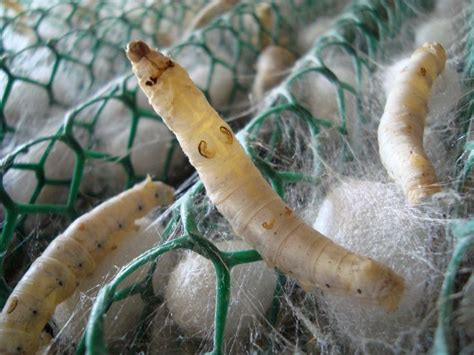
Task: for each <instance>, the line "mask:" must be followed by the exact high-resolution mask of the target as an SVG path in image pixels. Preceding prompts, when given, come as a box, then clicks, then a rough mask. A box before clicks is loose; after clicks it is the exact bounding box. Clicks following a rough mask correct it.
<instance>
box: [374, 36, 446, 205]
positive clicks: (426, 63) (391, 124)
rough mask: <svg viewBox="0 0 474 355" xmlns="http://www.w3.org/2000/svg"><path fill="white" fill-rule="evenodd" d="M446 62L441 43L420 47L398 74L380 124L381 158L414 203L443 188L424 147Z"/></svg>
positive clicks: (409, 199)
mask: <svg viewBox="0 0 474 355" xmlns="http://www.w3.org/2000/svg"><path fill="white" fill-rule="evenodd" d="M445 62H446V53H445V51H444V49H443V47H442V46H441V45H440V44H439V43H436V42H432V43H425V44H424V45H423V46H421V47H419V48H418V49H417V50H416V51H415V52H414V53H413V55H412V56H411V58H410V60H409V61H408V62H407V64H406V66H405V67H404V68H403V69H402V70H401V71H400V73H399V74H398V75H397V76H396V78H395V82H394V84H393V87H392V90H391V91H390V93H389V94H388V97H387V102H386V104H385V111H384V113H383V116H382V118H381V120H380V124H379V128H378V142H379V154H380V159H381V160H382V163H383V165H384V166H385V169H386V170H387V172H388V174H389V175H390V177H391V178H392V179H393V180H394V181H395V182H396V183H397V184H398V185H399V186H400V187H401V188H402V189H403V191H404V193H405V195H406V197H407V200H408V203H410V204H411V205H417V204H419V203H421V202H422V201H423V200H424V199H426V198H427V197H429V196H431V195H432V194H434V193H436V192H439V191H441V187H440V186H439V183H438V178H437V177H436V173H435V170H434V167H433V165H432V164H431V162H430V161H429V159H428V157H427V155H426V153H425V151H424V148H423V131H424V125H425V119H426V115H427V111H428V106H427V104H428V99H429V96H430V93H431V87H432V85H433V82H434V81H435V79H436V78H437V76H438V75H439V74H440V73H441V72H442V71H443V69H444V65H445Z"/></svg>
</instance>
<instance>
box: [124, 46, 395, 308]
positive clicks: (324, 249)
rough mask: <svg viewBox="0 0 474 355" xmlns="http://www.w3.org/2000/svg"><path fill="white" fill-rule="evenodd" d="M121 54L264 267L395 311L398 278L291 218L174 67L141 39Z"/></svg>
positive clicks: (183, 73)
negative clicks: (125, 54) (264, 264)
mask: <svg viewBox="0 0 474 355" xmlns="http://www.w3.org/2000/svg"><path fill="white" fill-rule="evenodd" d="M127 55H128V57H129V59H130V60H131V62H132V65H133V71H134V73H135V74H136V76H137V78H138V80H139V85H140V87H141V88H142V90H143V91H144V92H145V94H146V95H147V96H148V98H149V99H150V103H151V104H152V106H153V108H154V109H155V111H156V112H157V113H158V114H159V115H160V116H161V117H162V118H163V120H164V121H165V123H166V124H167V125H168V126H169V128H170V129H171V131H173V132H174V133H175V134H176V138H177V139H178V141H179V143H180V144H181V147H182V148H183V151H184V153H185V154H186V155H187V156H188V157H189V159H190V162H191V164H192V165H193V166H194V167H195V168H196V170H197V171H198V173H199V175H200V177H201V180H202V182H203V183H204V186H205V187H206V191H207V194H208V196H209V198H210V200H211V201H212V202H213V203H214V204H215V205H216V207H217V209H218V210H219V211H220V212H221V213H222V215H223V216H224V217H225V218H226V219H227V220H228V221H229V223H230V224H231V226H232V228H233V230H234V231H235V233H236V235H238V236H239V237H242V238H243V239H245V240H246V241H247V242H248V243H249V244H250V245H251V246H252V247H253V248H255V249H256V250H257V251H258V252H259V253H260V254H261V255H262V257H263V259H264V260H265V261H266V262H267V264H268V265H271V266H273V265H274V266H277V267H278V268H279V269H280V270H282V271H283V272H286V273H287V274H288V275H290V276H293V277H294V278H296V279H297V280H299V282H300V284H301V285H302V286H303V287H305V288H306V289H310V288H313V287H315V286H317V287H321V288H323V289H325V290H327V291H329V292H338V293H343V294H349V295H352V296H354V297H359V298H362V299H365V300H367V301H368V302H373V303H375V304H378V305H381V306H383V307H385V309H386V310H387V311H393V310H395V309H396V308H397V306H398V303H399V301H400V298H401V295H402V294H403V290H404V281H403V279H402V278H401V277H400V276H398V275H397V274H395V273H394V272H393V271H392V270H391V269H389V268H388V267H386V266H384V265H382V264H380V263H378V262H376V261H374V260H372V259H370V258H367V257H363V256H359V255H356V254H354V253H351V252H350V251H348V250H346V249H344V248H342V247H340V246H339V245H337V244H335V243H333V242H332V241H331V240H330V239H328V238H327V237H325V236H323V235H322V234H320V233H319V232H317V231H315V230H314V229H312V228H311V227H310V226H308V225H307V224H306V223H305V222H304V221H303V220H302V219H301V218H300V217H298V216H296V215H295V214H294V213H293V211H292V210H291V209H290V208H289V207H288V206H286V205H285V203H284V202H283V201H282V200H281V199H280V198H279V197H278V195H277V194H276V193H275V192H274V191H273V190H272V189H271V187H270V185H269V184H268V183H267V182H266V181H265V179H264V178H263V176H262V175H261V174H260V172H259V171H258V169H257V168H256V167H255V165H254V164H253V163H252V161H251V159H250V158H249V157H248V156H247V155H246V154H245V151H244V149H243V148H242V146H241V145H240V144H239V143H238V141H237V139H236V138H235V136H234V134H233V133H232V131H231V128H230V127H229V126H228V125H227V124H226V123H225V122H224V121H223V120H222V118H220V117H219V115H218V114H217V112H216V111H215V110H214V109H213V108H212V107H211V106H210V105H209V103H208V102H207V100H206V99H205V97H204V95H203V94H202V92H201V91H199V89H197V88H196V86H195V85H194V84H193V82H192V81H191V79H190V78H189V76H188V74H187V73H186V71H185V70H184V69H183V68H182V67H181V66H180V65H178V64H177V63H175V62H173V61H172V60H171V59H169V58H167V57H165V56H163V55H162V54H161V53H159V52H157V51H155V50H151V49H150V48H149V47H148V46H147V45H146V44H145V43H144V42H142V41H136V42H131V43H129V46H128V49H127Z"/></svg>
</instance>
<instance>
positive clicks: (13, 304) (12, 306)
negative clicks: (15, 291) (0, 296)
mask: <svg viewBox="0 0 474 355" xmlns="http://www.w3.org/2000/svg"><path fill="white" fill-rule="evenodd" d="M17 305H18V298H16V297H13V298H12V300H11V302H10V305H9V306H8V308H7V313H8V314H10V313H12V312H13V311H14V310H15V308H16V306H17Z"/></svg>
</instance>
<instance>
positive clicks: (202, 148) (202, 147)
mask: <svg viewBox="0 0 474 355" xmlns="http://www.w3.org/2000/svg"><path fill="white" fill-rule="evenodd" d="M198 151H199V154H201V156H203V157H204V158H207V159H211V158H214V156H215V155H216V153H215V152H213V151H210V150H209V149H208V148H207V142H206V141H200V142H199V145H198Z"/></svg>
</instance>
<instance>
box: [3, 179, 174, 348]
mask: <svg viewBox="0 0 474 355" xmlns="http://www.w3.org/2000/svg"><path fill="white" fill-rule="evenodd" d="M172 200H173V189H172V188H171V187H169V186H167V185H165V184H163V183H160V182H154V181H151V179H150V178H147V179H146V180H145V181H144V182H142V183H140V184H138V185H136V186H134V187H133V188H132V189H130V190H127V191H125V192H123V193H121V194H119V195H118V196H116V197H114V198H112V199H110V200H108V201H106V202H104V203H102V204H101V205H99V206H97V207H96V208H94V209H93V210H92V211H90V212H88V213H86V214H84V215H83V216H81V217H79V218H78V219H76V221H74V222H73V223H72V224H71V225H70V226H69V227H68V228H67V229H66V231H65V232H64V233H63V234H62V235H60V236H58V237H57V238H56V239H55V240H54V242H52V243H51V244H50V245H49V246H48V248H47V249H46V250H45V251H44V252H43V254H42V255H41V256H40V257H39V258H38V259H36V260H35V261H34V262H33V264H32V265H31V267H30V268H29V270H28V271H27V272H26V274H25V275H24V276H23V278H22V279H21V280H20V282H19V283H18V284H17V286H16V287H15V289H14V290H13V291H12V293H11V295H10V296H9V298H8V300H7V302H6V304H5V307H4V308H3V310H2V313H1V315H0V352H1V353H9V354H10V353H26V354H30V353H33V352H34V351H35V350H36V349H37V348H38V346H39V345H40V335H41V332H42V330H43V328H44V326H45V325H46V323H47V322H48V321H49V319H50V318H51V316H52V314H53V312H54V310H55V308H56V306H57V305H58V304H59V303H61V302H63V301H64V300H65V299H67V298H68V297H69V296H71V295H72V293H73V292H74V290H75V289H76V288H77V286H78V285H79V283H80V281H81V280H82V279H83V278H84V277H85V276H87V275H90V274H91V273H92V272H93V271H94V270H95V268H96V265H97V264H98V263H100V261H101V259H102V258H103V257H104V256H105V255H107V254H108V253H109V252H110V251H111V250H114V249H115V248H117V246H118V243H120V240H121V239H122V238H124V237H125V236H126V235H127V234H129V233H130V232H131V231H136V229H137V228H138V227H137V226H136V225H135V223H134V221H135V220H136V219H138V218H141V217H143V216H144V215H146V214H147V213H148V212H149V211H150V210H151V209H153V208H154V207H156V206H158V205H163V204H168V203H170V202H171V201H172Z"/></svg>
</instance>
